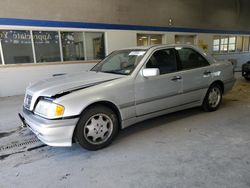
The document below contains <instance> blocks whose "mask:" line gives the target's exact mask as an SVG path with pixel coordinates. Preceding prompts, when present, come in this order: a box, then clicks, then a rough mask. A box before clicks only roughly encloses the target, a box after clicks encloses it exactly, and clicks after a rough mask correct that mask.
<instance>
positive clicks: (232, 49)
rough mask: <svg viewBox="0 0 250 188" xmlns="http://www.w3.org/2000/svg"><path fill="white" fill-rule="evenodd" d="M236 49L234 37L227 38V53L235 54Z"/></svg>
mask: <svg viewBox="0 0 250 188" xmlns="http://www.w3.org/2000/svg"><path fill="white" fill-rule="evenodd" d="M235 49H236V37H229V43H228V50H229V52H235Z"/></svg>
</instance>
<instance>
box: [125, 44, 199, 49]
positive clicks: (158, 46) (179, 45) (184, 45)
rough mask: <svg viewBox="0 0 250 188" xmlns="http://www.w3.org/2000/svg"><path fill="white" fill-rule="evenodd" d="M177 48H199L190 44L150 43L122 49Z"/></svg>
mask: <svg viewBox="0 0 250 188" xmlns="http://www.w3.org/2000/svg"><path fill="white" fill-rule="evenodd" d="M164 47H166V48H171V47H172V48H175V47H191V48H195V49H197V47H196V46H194V45H190V44H158V45H150V46H136V47H130V48H123V49H122V50H149V49H158V48H164Z"/></svg>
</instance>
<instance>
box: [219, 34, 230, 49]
mask: <svg viewBox="0 0 250 188" xmlns="http://www.w3.org/2000/svg"><path fill="white" fill-rule="evenodd" d="M220 51H221V52H227V51H228V37H224V36H222V37H221V38H220Z"/></svg>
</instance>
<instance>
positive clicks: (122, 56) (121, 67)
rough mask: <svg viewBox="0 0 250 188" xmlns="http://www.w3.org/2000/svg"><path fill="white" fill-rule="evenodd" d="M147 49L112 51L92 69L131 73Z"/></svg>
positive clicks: (105, 71) (114, 72)
mask: <svg viewBox="0 0 250 188" xmlns="http://www.w3.org/2000/svg"><path fill="white" fill-rule="evenodd" d="M145 53H146V51H145V50H121V51H115V52H113V53H111V54H110V55H109V56H108V57H107V58H105V59H104V60H103V61H101V62H100V63H98V64H97V65H96V66H94V67H93V68H92V69H91V71H96V72H104V73H113V74H122V75H129V74H131V73H132V72H133V70H134V69H135V67H136V66H137V65H138V63H139V62H140V61H141V59H142V58H143V56H144V54H145Z"/></svg>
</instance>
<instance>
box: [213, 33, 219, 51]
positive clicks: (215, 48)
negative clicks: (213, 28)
mask: <svg viewBox="0 0 250 188" xmlns="http://www.w3.org/2000/svg"><path fill="white" fill-rule="evenodd" d="M213 51H214V52H219V51H220V37H219V36H215V37H214V40H213Z"/></svg>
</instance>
